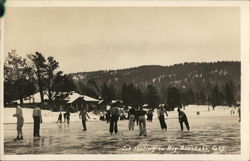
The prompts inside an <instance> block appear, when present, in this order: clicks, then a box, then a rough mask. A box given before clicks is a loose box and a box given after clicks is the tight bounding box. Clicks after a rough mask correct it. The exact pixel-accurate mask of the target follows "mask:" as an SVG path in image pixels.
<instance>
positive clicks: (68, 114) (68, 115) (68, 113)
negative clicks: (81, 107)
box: [66, 111, 70, 124]
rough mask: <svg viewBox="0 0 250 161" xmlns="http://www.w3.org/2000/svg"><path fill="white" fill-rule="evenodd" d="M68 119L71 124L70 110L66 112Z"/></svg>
mask: <svg viewBox="0 0 250 161" xmlns="http://www.w3.org/2000/svg"><path fill="white" fill-rule="evenodd" d="M66 119H67V123H68V124H69V122H70V112H69V111H67V112H66Z"/></svg>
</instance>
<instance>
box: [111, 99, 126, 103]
mask: <svg viewBox="0 0 250 161" xmlns="http://www.w3.org/2000/svg"><path fill="white" fill-rule="evenodd" d="M117 102H119V103H123V101H122V100H112V101H111V104H114V103H117Z"/></svg>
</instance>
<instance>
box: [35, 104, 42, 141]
mask: <svg viewBox="0 0 250 161" xmlns="http://www.w3.org/2000/svg"><path fill="white" fill-rule="evenodd" d="M33 119H34V131H33V136H34V137H35V138H36V137H38V138H40V123H42V112H41V109H40V107H35V108H34V110H33Z"/></svg>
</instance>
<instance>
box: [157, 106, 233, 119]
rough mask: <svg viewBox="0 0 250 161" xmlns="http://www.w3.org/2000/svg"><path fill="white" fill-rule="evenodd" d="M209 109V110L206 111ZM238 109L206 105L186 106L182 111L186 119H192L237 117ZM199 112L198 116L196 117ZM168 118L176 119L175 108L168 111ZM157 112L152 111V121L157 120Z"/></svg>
mask: <svg viewBox="0 0 250 161" xmlns="http://www.w3.org/2000/svg"><path fill="white" fill-rule="evenodd" d="M208 108H209V110H208ZM237 109H238V108H234V107H228V106H216V107H215V109H214V110H213V108H212V107H211V106H207V105H188V106H186V107H185V110H184V109H182V111H184V112H185V113H186V115H187V117H188V118H192V117H226V116H232V115H234V116H235V115H238V113H237ZM232 110H233V111H234V114H231V111H232ZM197 112H199V115H197ZM167 113H168V118H170V119H171V118H177V117H178V112H177V108H175V110H174V111H168V112H167ZM157 116H158V114H157V110H155V111H154V119H157Z"/></svg>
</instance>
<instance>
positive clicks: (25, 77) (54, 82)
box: [4, 50, 76, 109]
mask: <svg viewBox="0 0 250 161" xmlns="http://www.w3.org/2000/svg"><path fill="white" fill-rule="evenodd" d="M58 69H59V62H58V61H57V60H55V58H54V57H52V56H49V57H47V58H46V57H45V56H44V55H43V54H42V53H40V52H35V53H34V54H29V55H27V58H23V57H21V56H19V55H18V54H17V53H16V50H11V51H10V52H8V56H7V58H6V60H5V63H4V104H5V105H6V104H9V103H11V102H12V101H14V100H20V103H21V104H22V103H23V99H24V98H26V97H28V96H30V95H32V94H34V93H36V92H38V91H39V93H40V99H41V103H42V104H44V95H45V94H46V95H47V98H48V100H47V101H48V108H49V109H50V108H51V105H52V104H53V103H54V102H55V101H56V100H58V99H59V98H61V97H62V94H64V93H65V94H67V93H68V92H70V91H72V90H76V86H75V84H74V82H73V81H72V79H71V77H69V76H68V75H66V74H63V72H62V71H60V70H58Z"/></svg>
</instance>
